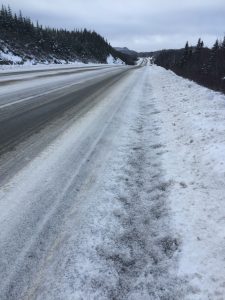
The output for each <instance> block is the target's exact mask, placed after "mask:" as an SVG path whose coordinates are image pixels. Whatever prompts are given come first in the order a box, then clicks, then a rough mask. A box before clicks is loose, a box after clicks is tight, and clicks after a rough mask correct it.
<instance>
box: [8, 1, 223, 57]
mask: <svg viewBox="0 0 225 300" xmlns="http://www.w3.org/2000/svg"><path fill="white" fill-rule="evenodd" d="M3 3H4V4H5V5H8V4H10V6H11V8H12V10H13V11H18V10H19V9H21V10H22V12H23V13H24V15H26V16H30V17H31V18H32V20H34V21H36V20H38V21H39V23H40V24H43V25H50V26H54V27H60V28H61V27H63V28H67V29H74V28H84V27H86V28H87V29H91V30H95V31H97V32H98V33H100V34H101V35H103V36H104V37H105V38H107V40H108V41H109V42H110V43H111V45H112V46H119V47H124V46H126V47H129V48H130V49H134V50H137V51H151V50H158V49H165V48H180V47H183V46H184V44H185V42H186V41H187V40H189V41H190V43H192V44H196V42H197V39H198V38H199V37H202V38H203V40H204V41H205V44H206V45H208V46H211V45H212V43H213V42H214V41H215V40H216V38H222V37H223V35H224V33H225V0H4V1H3Z"/></svg>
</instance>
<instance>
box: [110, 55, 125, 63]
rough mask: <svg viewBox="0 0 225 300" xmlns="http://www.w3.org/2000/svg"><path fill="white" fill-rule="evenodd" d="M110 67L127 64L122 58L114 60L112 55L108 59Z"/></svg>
mask: <svg viewBox="0 0 225 300" xmlns="http://www.w3.org/2000/svg"><path fill="white" fill-rule="evenodd" d="M107 64H108V65H124V64H125V63H124V62H123V61H122V60H121V59H120V58H114V57H113V56H112V55H111V54H110V55H109V56H108V57H107Z"/></svg>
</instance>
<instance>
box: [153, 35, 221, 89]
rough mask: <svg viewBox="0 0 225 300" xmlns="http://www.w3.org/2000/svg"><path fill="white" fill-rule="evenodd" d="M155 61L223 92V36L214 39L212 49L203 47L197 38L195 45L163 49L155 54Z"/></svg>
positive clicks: (202, 43)
mask: <svg viewBox="0 0 225 300" xmlns="http://www.w3.org/2000/svg"><path fill="white" fill-rule="evenodd" d="M155 57H156V58H155V63H156V64H157V65H159V66H162V67H164V68H166V69H170V70H172V71H174V72H175V73H176V74H178V75H181V76H183V77H186V78H189V79H191V80H194V81H196V82H198V83H200V84H202V85H204V86H206V87H209V88H212V89H214V90H218V91H223V92H225V38H224V40H223V41H222V42H219V41H218V40H216V42H215V44H214V46H213V47H212V49H209V48H206V47H204V42H203V41H202V40H201V39H199V40H198V43H197V45H196V46H194V47H193V46H189V44H188V42H187V43H186V45H185V48H184V49H180V50H163V51H160V52H158V53H157V54H156V55H155Z"/></svg>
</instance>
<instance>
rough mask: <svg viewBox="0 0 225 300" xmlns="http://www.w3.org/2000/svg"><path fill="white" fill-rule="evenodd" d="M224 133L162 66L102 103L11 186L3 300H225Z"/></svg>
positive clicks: (3, 208) (218, 117)
mask: <svg viewBox="0 0 225 300" xmlns="http://www.w3.org/2000/svg"><path fill="white" fill-rule="evenodd" d="M224 121H225V97H224V96H222V95H220V94H218V93H215V92H212V91H210V90H207V89H205V88H202V87H200V86H198V85H196V84H194V83H192V82H190V81H187V80H184V79H182V78H179V77H178V76H176V75H174V74H173V73H171V72H169V71H166V70H164V69H162V68H159V67H156V66H146V67H143V68H137V69H134V70H133V71H132V72H130V73H129V74H128V75H127V76H126V77H124V78H123V79H122V80H120V81H119V82H117V84H115V85H113V86H111V87H110V88H107V91H105V92H103V93H102V94H100V95H98V102H97V103H96V104H95V105H94V106H93V107H92V108H91V109H90V110H88V111H86V112H85V113H84V114H82V115H81V116H80V117H79V118H78V117H74V120H73V119H71V120H70V124H69V125H68V126H65V130H63V132H62V133H61V134H60V135H59V136H58V138H56V139H55V140H54V141H51V143H50V144H48V146H47V145H46V147H45V149H44V150H43V151H41V152H40V153H39V154H38V155H37V156H36V157H35V158H34V159H32V160H30V161H29V163H27V164H26V166H25V167H24V168H21V170H20V171H19V172H18V173H17V174H16V176H14V177H11V178H10V179H9V180H8V181H7V183H4V184H3V185H1V189H0V227H1V229H2V230H1V232H0V273H1V274H3V278H4V280H2V281H1V282H0V290H1V299H7V300H8V299H29V300H30V299H40V300H42V299H46V300H48V299H49V300H51V299H54V300H55V299H60V300H61V299H62V300H64V299H135V300H136V299H138V300H139V299H140V300H142V299H152V300H155V299H168V300H176V299H177V300H178V299H179V300H180V299H198V300H202V299H211V300H214V299H217V300H219V299H221V300H222V299H224V295H225V279H224V278H225V277H224V274H225V254H224V253H225V252H224V247H225V245H224V244H225V233H224V226H225V209H224V205H223V198H224V192H225V186H224V177H225V170H224V166H225V137H224V132H225V123H224ZM52 126H53V125H52ZM45 131H46V132H44V133H45V136H46V135H47V134H48V131H47V129H45ZM41 134H42V133H41V132H40V133H38V135H37V137H39V136H41ZM34 145H35V143H34ZM26 151H27V157H28V158H29V151H30V152H31V151H32V143H30V144H29V147H27V148H26V143H24V152H25V153H26Z"/></svg>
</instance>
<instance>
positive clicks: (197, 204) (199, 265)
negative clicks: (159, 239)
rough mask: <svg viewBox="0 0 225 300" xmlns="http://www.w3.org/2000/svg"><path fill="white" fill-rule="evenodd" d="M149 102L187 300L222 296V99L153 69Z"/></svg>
mask: <svg viewBox="0 0 225 300" xmlns="http://www.w3.org/2000/svg"><path fill="white" fill-rule="evenodd" d="M151 70H152V75H151V84H152V86H153V99H152V100H153V103H155V105H156V107H157V109H158V117H157V120H156V124H157V125H158V127H159V129H160V130H159V134H160V139H161V143H162V149H163V151H164V153H163V155H162V156H161V162H162V168H163V169H164V170H165V171H166V178H167V180H170V181H171V182H172V186H171V189H170V194H169V198H168V201H169V205H170V209H171V220H172V227H173V228H174V234H175V235H177V236H179V237H180V241H181V248H180V254H179V274H180V275H182V276H183V275H185V276H187V279H188V281H189V283H190V284H191V286H192V292H193V293H191V295H190V297H188V298H187V299H191V300H194V299H198V300H202V299H211V300H215V299H220V300H222V299H224V295H225V251H224V249H225V231H224V228H225V206H224V197H225V184H224V182H225V96H223V95H222V94H220V93H216V92H213V91H211V90H208V89H206V88H203V87H201V86H199V85H197V84H195V83H193V82H191V81H188V80H184V79H182V78H180V77H178V76H176V75H175V74H174V73H172V72H170V71H166V70H164V69H162V68H159V67H155V66H154V67H153V68H152V69H151Z"/></svg>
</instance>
